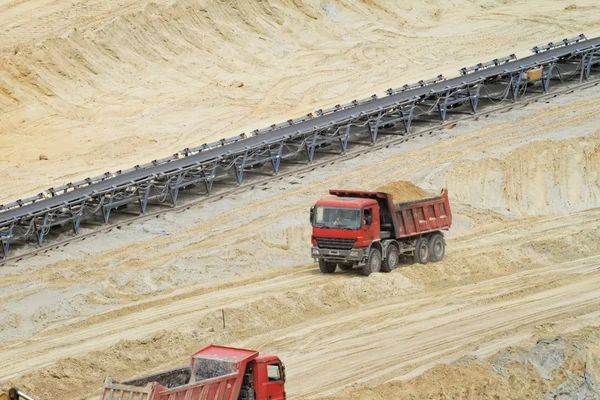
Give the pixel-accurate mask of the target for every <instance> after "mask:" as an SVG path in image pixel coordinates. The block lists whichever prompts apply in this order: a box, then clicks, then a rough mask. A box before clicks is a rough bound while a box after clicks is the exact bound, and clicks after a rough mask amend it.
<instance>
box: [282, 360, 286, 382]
mask: <svg viewBox="0 0 600 400" xmlns="http://www.w3.org/2000/svg"><path fill="white" fill-rule="evenodd" d="M281 378H282V379H283V381H284V382H285V364H284V363H281Z"/></svg>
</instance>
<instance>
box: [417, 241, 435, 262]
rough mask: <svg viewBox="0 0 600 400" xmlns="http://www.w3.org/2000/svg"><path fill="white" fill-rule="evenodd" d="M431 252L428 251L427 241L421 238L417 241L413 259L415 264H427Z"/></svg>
mask: <svg viewBox="0 0 600 400" xmlns="http://www.w3.org/2000/svg"><path fill="white" fill-rule="evenodd" d="M430 254H431V251H430V249H429V240H427V239H426V238H421V239H419V240H417V244H416V246H415V251H414V255H413V258H414V260H415V262H416V263H421V264H427V262H428V261H429V256H430Z"/></svg>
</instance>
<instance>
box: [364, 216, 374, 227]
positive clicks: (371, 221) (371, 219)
mask: <svg viewBox="0 0 600 400" xmlns="http://www.w3.org/2000/svg"><path fill="white" fill-rule="evenodd" d="M372 223H373V217H372V216H371V215H367V216H366V217H365V225H371V224H372Z"/></svg>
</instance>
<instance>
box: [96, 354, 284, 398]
mask: <svg viewBox="0 0 600 400" xmlns="http://www.w3.org/2000/svg"><path fill="white" fill-rule="evenodd" d="M285 398H286V395H285V366H284V365H283V363H282V362H281V360H280V359H279V357H277V356H272V355H259V354H258V352H257V351H254V350H246V349H236V348H233V347H224V346H213V345H211V346H207V347H205V348H203V349H201V350H199V351H197V352H196V353H194V354H192V356H191V360H190V365H189V366H185V367H181V368H176V369H172V370H168V371H163V372H159V373H157V374H152V375H148V376H144V377H140V378H135V379H131V380H128V381H124V382H117V381H116V380H114V379H112V378H110V377H107V378H106V380H105V382H104V386H103V388H102V396H101V397H100V399H101V400H117V399H118V400H121V399H139V400H187V399H211V400H284V399H285Z"/></svg>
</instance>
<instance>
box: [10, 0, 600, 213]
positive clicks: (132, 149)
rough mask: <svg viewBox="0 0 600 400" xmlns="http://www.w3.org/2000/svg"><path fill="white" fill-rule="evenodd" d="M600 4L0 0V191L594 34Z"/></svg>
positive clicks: (104, 167)
mask: <svg viewBox="0 0 600 400" xmlns="http://www.w3.org/2000/svg"><path fill="white" fill-rule="evenodd" d="M599 11H600V5H598V2H597V1H595V0H577V1H574V2H564V1H563V0H528V1H514V0H452V1H446V2H440V1H417V2H408V3H406V4H404V3H403V2H397V1H392V0H369V1H367V0H362V1H355V0H351V1H338V0H332V1H321V0H319V1H316V0H309V1H302V2H299V1H291V0H270V1H261V2H254V1H252V2H248V1H246V0H237V1H227V2H218V1H214V0H198V1H188V0H173V1H165V0H156V1H153V2H151V3H148V2H139V1H132V0H119V1H115V0H68V1H64V0H63V1H56V0H29V1H22V0H2V1H0V140H1V142H2V148H1V149H0V203H5V202H10V201H14V200H16V199H18V198H24V197H27V196H29V195H35V194H37V193H39V192H41V191H43V190H45V189H47V188H48V187H51V186H58V185H62V184H64V183H67V182H72V181H76V180H80V179H83V178H85V177H87V176H96V175H99V174H102V173H104V172H106V171H109V170H110V171H115V170H118V169H121V168H129V167H132V166H133V165H136V164H139V163H142V162H148V161H151V160H153V159H156V158H161V157H165V156H168V155H170V154H172V153H174V152H176V151H179V150H181V149H183V148H186V147H188V146H195V145H200V144H202V143H205V142H207V141H211V140H217V139H221V138H222V137H230V136H234V135H237V134H240V133H241V132H249V131H251V130H253V129H256V128H262V127H264V126H267V125H270V124H271V123H279V122H282V121H284V120H287V119H288V118H291V117H298V116H300V115H303V114H304V113H307V112H311V111H314V109H315V108H320V107H326V106H330V105H334V104H337V103H338V102H345V101H350V100H352V99H353V98H362V97H366V96H370V95H371V94H373V93H374V92H377V93H380V94H382V93H383V91H384V90H385V89H387V88H388V87H390V86H392V87H397V86H401V85H403V84H405V83H411V82H413V81H417V80H419V79H427V78H429V77H430V76H431V77H432V76H435V75H437V74H439V73H445V74H447V75H455V74H456V73H457V69H458V68H461V67H464V66H466V65H471V64H473V63H476V62H482V61H487V60H489V59H492V58H496V57H499V56H504V55H506V54H507V53H512V52H517V53H519V54H521V53H522V54H526V53H527V52H528V50H529V48H530V47H531V46H533V45H536V44H544V43H547V42H549V41H551V40H557V39H562V38H564V37H565V36H569V37H571V36H574V35H577V34H579V33H581V32H585V33H586V34H588V35H590V36H593V35H595V34H596V35H597V34H599V33H600V27H598V23H597V18H596V16H597V15H598V12H599ZM240 83H243V87H238V86H239V85H240ZM41 154H43V155H45V156H46V157H47V158H48V160H40V159H39V156H40V155H41Z"/></svg>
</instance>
